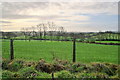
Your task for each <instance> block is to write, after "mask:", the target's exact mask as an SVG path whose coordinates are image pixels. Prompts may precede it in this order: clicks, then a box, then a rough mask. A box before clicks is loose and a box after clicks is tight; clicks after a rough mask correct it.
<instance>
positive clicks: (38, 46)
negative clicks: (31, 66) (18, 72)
mask: <svg viewBox="0 0 120 80" xmlns="http://www.w3.org/2000/svg"><path fill="white" fill-rule="evenodd" d="M14 53H15V58H17V59H25V60H28V61H38V60H39V59H40V58H43V59H45V60H46V61H48V62H51V61H52V59H53V55H54V56H55V57H56V58H59V59H62V60H69V61H72V42H58V41H52V42H51V41H35V40H32V41H30V42H29V41H24V40H22V41H21V40H16V41H14ZM2 57H3V58H9V41H4V40H3V42H2ZM76 58H77V62H82V63H90V62H110V63H116V64H117V62H118V46H116V45H100V44H89V43H76Z"/></svg>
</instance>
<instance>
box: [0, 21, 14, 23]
mask: <svg viewBox="0 0 120 80" xmlns="http://www.w3.org/2000/svg"><path fill="white" fill-rule="evenodd" d="M0 23H12V22H10V21H0Z"/></svg>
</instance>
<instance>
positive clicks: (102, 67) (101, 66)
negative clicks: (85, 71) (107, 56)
mask: <svg viewBox="0 0 120 80" xmlns="http://www.w3.org/2000/svg"><path fill="white" fill-rule="evenodd" d="M92 66H93V67H94V71H97V72H102V73H106V74H108V75H109V76H112V75H114V72H113V71H112V70H111V69H110V68H109V67H108V66H106V65H105V64H102V63H92Z"/></svg>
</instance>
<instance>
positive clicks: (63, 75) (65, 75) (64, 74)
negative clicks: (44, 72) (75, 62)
mask: <svg viewBox="0 0 120 80" xmlns="http://www.w3.org/2000/svg"><path fill="white" fill-rule="evenodd" d="M55 78H75V75H73V74H71V73H70V72H69V71H66V70H63V71H60V72H57V73H55Z"/></svg>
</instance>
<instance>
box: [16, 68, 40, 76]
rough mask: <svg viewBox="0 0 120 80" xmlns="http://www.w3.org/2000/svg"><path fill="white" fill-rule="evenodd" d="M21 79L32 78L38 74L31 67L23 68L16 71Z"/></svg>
mask: <svg viewBox="0 0 120 80" xmlns="http://www.w3.org/2000/svg"><path fill="white" fill-rule="evenodd" d="M18 72H19V73H20V74H21V76H22V78H34V77H36V76H38V75H39V74H38V72H37V71H36V70H35V69H34V68H33V67H25V68H22V69H20V70H19V71H18Z"/></svg>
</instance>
